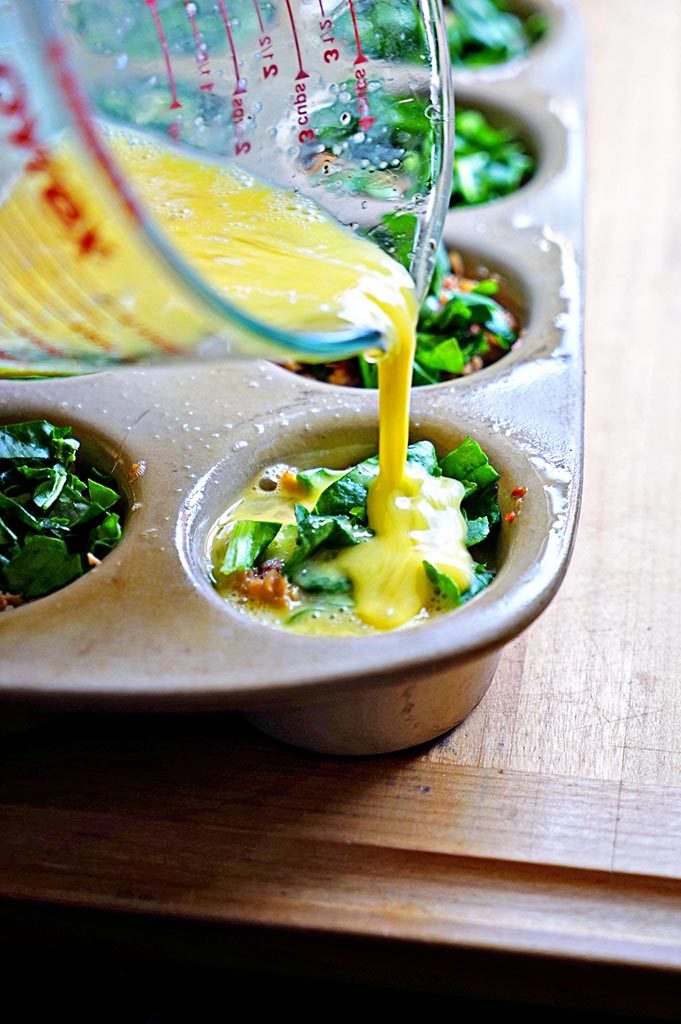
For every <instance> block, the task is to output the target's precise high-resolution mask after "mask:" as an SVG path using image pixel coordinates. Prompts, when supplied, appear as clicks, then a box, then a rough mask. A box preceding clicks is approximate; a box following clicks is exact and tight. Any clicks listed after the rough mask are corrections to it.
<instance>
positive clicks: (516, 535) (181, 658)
mask: <svg viewBox="0 0 681 1024" xmlns="http://www.w3.org/2000/svg"><path fill="white" fill-rule="evenodd" d="M541 6H542V7H544V8H545V9H547V10H548V12H549V14H550V15H551V17H552V19H553V25H554V28H553V32H552V34H551V35H550V37H549V39H547V41H546V42H545V43H542V44H540V46H538V47H537V50H536V54H534V53H533V55H531V56H529V57H528V58H527V59H524V60H522V61H519V62H517V66H515V63H514V67H515V70H513V68H511V67H510V66H509V68H508V69H506V70H504V71H503V72H501V71H499V70H498V69H495V75H488V74H484V75H482V76H481V78H480V82H481V84H480V85H479V86H478V85H476V86H475V87H474V85H473V82H477V81H478V77H477V76H478V74H479V73H478V72H476V73H475V75H472V74H471V73H465V80H466V89H467V93H466V102H472V103H475V102H478V100H479V101H480V103H481V104H487V105H488V106H489V107H490V109H491V107H492V106H494V107H495V108H498V109H502V108H503V109H509V110H513V111H516V112H517V117H518V119H519V120H520V119H523V122H524V123H525V124H526V125H528V130H529V131H530V132H531V134H532V137H533V139H534V140H535V143H536V148H537V152H538V155H539V160H540V165H539V170H538V174H537V177H536V179H535V180H534V181H533V182H531V183H530V184H528V185H527V186H526V187H525V188H524V189H523V190H521V191H520V192H519V193H517V194H516V195H514V196H512V197H509V198H508V199H503V200H499V201H497V202H494V203H491V204H489V205H487V206H485V207H479V208H477V209H468V210H456V211H453V212H452V213H451V214H450V215H449V217H448V219H447V226H446V232H445V240H446V241H447V242H448V243H449V244H450V246H451V247H454V248H457V249H459V250H461V251H462V252H463V253H464V254H465V255H467V256H468V257H469V259H470V260H474V261H475V262H476V263H479V264H483V265H485V266H487V267H489V269H490V270H491V271H494V272H497V271H498V272H501V274H502V275H503V276H504V277H505V278H506V280H507V282H508V286H509V287H510V288H511V290H512V291H513V292H514V293H515V294H516V295H517V298H518V304H519V306H520V307H521V308H522V309H523V310H524V311H526V316H525V324H524V332H523V336H522V340H521V343H520V344H519V345H518V346H517V347H516V348H515V349H514V351H513V352H511V353H510V354H509V355H508V356H506V357H505V358H504V359H503V360H501V361H500V362H498V363H496V364H494V365H492V366H489V367H487V368H486V369H484V370H482V371H480V372H479V373H477V374H474V375H471V376H470V377H468V378H463V379H461V380H456V381H452V382H450V383H447V384H440V385H433V386H431V387H425V388H419V389H416V390H414V392H413V394H412V414H411V424H412V439H413V440H418V439H419V438H429V439H431V440H433V441H434V442H435V444H436V446H437V447H438V450H439V452H440V454H444V453H445V452H446V451H449V450H450V449H451V448H453V447H455V446H456V444H458V443H459V442H460V441H461V440H462V439H463V437H464V436H466V435H467V434H470V435H472V436H473V437H474V438H475V439H476V440H478V441H479V442H480V444H481V445H482V446H483V447H484V448H485V450H486V451H488V453H489V455H490V458H491V460H492V462H493V463H494V464H495V465H496V466H497V467H498V468H499V470H500V471H501V474H502V475H501V480H500V503H501V507H502V514H504V513H505V512H507V511H510V510H512V509H514V508H515V505H514V502H513V499H512V498H511V491H512V490H513V488H514V487H517V486H524V487H526V488H527V496H526V498H525V500H524V502H523V504H522V509H521V511H520V514H519V515H518V517H517V519H516V520H515V522H513V523H506V522H503V523H502V533H501V541H500V561H499V565H500V568H499V572H498V574H497V577H496V579H495V580H494V582H493V583H492V585H491V586H490V587H489V588H488V589H487V590H485V591H484V592H483V593H481V594H480V595H479V596H478V597H476V598H475V600H473V601H471V602H470V603H468V604H466V605H464V606H462V607H461V608H459V609H457V610H456V611H454V612H452V613H450V614H447V615H443V616H440V617H438V618H434V619H432V620H430V621H428V622H427V623H425V624H424V625H422V626H419V627H418V628H414V629H409V630H398V631H394V632H389V633H384V634H375V635H370V636H361V637H314V636H304V635H299V634H293V633H289V632H285V631H279V630H274V629H271V628H268V627H266V626H264V625H262V624H260V623H258V622H255V621H253V620H250V619H249V618H247V617H246V616H245V615H242V614H240V613H239V612H238V611H237V610H236V609H234V608H233V607H231V606H230V605H228V604H227V603H226V602H225V601H224V600H222V599H221V598H220V597H219V596H218V594H217V593H216V592H215V591H214V589H213V588H212V586H211V584H210V582H209V580H208V577H207V564H208V561H207V552H206V541H207V537H208V533H209V531H210V528H211V526H212V524H213V523H214V521H215V519H216V518H217V517H218V515H220V513H221V512H222V511H223V510H224V509H225V508H226V507H227V505H228V504H229V503H230V502H231V501H233V500H234V498H236V497H237V496H238V494H239V492H240V491H241V490H242V489H243V487H244V486H245V485H246V484H247V483H248V482H249V481H250V480H251V479H252V478H253V477H254V476H255V474H256V473H257V472H258V471H259V470H261V469H263V468H264V467H265V466H267V465H270V464H272V463H275V462H282V461H285V462H291V463H294V464H296V465H298V466H300V467H305V466H312V465H318V464H320V463H323V464H326V465H330V466H334V465H335V466H343V465H347V464H348V463H349V462H350V461H356V460H357V459H359V458H362V457H364V456H366V455H368V454H370V453H371V452H372V451H375V450H376V444H377V412H378V403H377V395H376V393H374V392H368V391H361V390H354V389H345V388H340V387H335V386H330V385H326V384H322V383H319V382H317V381H312V380H309V379H306V378H303V377H298V376H296V375H294V374H292V373H289V372H288V371H286V370H284V369H281V368H280V367H277V366H274V365H272V364H269V363H266V362H262V361H258V362H238V363H231V364H225V365H217V364H216V365H205V366H200V367H199V366H196V365H192V366H190V367H184V368H180V369H177V368H153V369H142V370H138V369H129V370H126V371H121V372H117V373H114V372H107V373H101V374H97V375H94V376H90V377H84V378H78V379H76V378H74V379H68V380H59V381H52V382H50V381H33V382H16V383H14V382H0V418H1V419H2V421H4V422H10V421H12V420H15V421H16V420H21V419H31V418H36V417H45V418H47V419H50V420H52V421H54V422H57V423H68V424H70V425H72V427H73V430H74V434H75V435H76V436H77V437H79V438H80V439H81V440H82V441H83V442H84V446H85V449H86V451H88V452H91V453H93V454H92V457H93V458H94V459H95V461H98V462H99V464H100V465H102V466H103V467H104V468H107V469H109V470H111V469H114V470H115V472H116V473H117V475H118V478H119V480H120V481H121V483H122V484H123V485H124V489H125V491H126V497H127V504H128V512H127V516H126V522H125V528H124V534H123V539H122V540H121V542H120V544H119V545H118V547H117V548H116V549H115V550H114V551H113V552H111V554H109V555H108V556H107V557H106V559H104V561H103V562H102V564H101V565H100V566H99V567H97V568H96V569H94V570H93V571H91V572H90V573H88V574H87V575H86V576H84V577H82V578H81V579H79V580H77V581H76V582H75V583H73V584H71V585H69V586H68V587H66V588H64V589H63V590H61V591H58V592H56V593H54V594H52V595H50V596H48V597H45V598H42V599H40V600H38V601H35V602H32V603H29V604H26V605H24V606H22V607H20V608H18V609H13V610H10V611H6V612H5V613H3V614H2V615H1V616H0V649H1V651H2V657H1V660H0V689H1V692H2V695H3V697H4V698H5V700H6V701H7V704H8V706H9V704H10V702H11V704H12V706H13V707H14V708H16V707H17V705H23V706H25V707H28V706H33V707H35V708H57V707H60V708H107V707H111V708H116V709H121V708H127V709H130V710H135V709H139V710H142V709H144V710H150V709H154V710H159V711H198V710H204V711H210V710H218V709H226V708H235V709H240V710H243V711H246V712H247V713H248V715H249V718H250V719H251V721H253V722H254V723H255V724H256V725H257V726H258V727H259V728H261V729H263V730H265V731H266V732H268V733H270V734H272V735H273V736H276V737H278V738H279V739H283V740H286V741H288V742H293V743H296V744H299V745H301V746H307V747H310V748H312V749H315V750H320V751H324V752H327V753H335V754H368V753H380V752H383V751H388V750H396V749H399V748H401V747H405V746H411V745H413V744H416V743H421V742H424V741H425V740H428V739H430V738H432V737H434V736H436V735H438V734H440V733H442V732H444V731H446V730H447V729H449V728H451V727H452V726H453V725H454V724H456V723H457V722H459V721H461V719H462V718H464V717H465V716H466V715H467V714H468V713H469V711H470V710H471V709H472V708H473V707H474V706H475V705H476V704H477V703H478V701H479V700H480V699H481V698H482V696H483V695H484V693H485V691H486V689H487V687H488V686H489V684H490V682H491V680H492V677H493V674H494V670H495V668H496V664H497V661H498V659H499V656H500V652H501V649H502V647H503V645H504V644H505V643H506V642H507V641H508V640H510V639H511V638H512V637H514V636H516V635H517V634H518V633H519V632H520V631H521V630H522V629H524V628H525V627H526V626H527V625H528V624H529V623H530V622H531V621H532V620H533V619H534V618H535V617H536V616H537V615H538V614H539V613H540V612H541V611H542V610H543V609H544V607H545V606H546V604H547V603H548V601H549V600H550V599H551V597H552V596H553V594H554V593H555V591H556V589H557V587H558V586H559V583H560V581H561V579H562V577H563V575H564V573H565V570H566V567H567V562H568V558H569V553H570V549H571V546H572V542H573V537H574V531H575V526H576V522H577V516H578V508H579V498H580V490H581V452H582V403H583V386H582V373H583V370H582V356H581V309H582V304H581V284H580V281H581V278H580V249H581V210H582V180H583V175H582V113H581V101H580V95H581V65H580V54H581V40H580V36H579V31H578V27H577V25H576V24H575V20H574V14H573V12H572V9H571V8H569V7H567V6H565V5H563V4H558V3H555V2H551V3H542V4H541ZM458 78H459V76H457V80H458ZM492 91H494V97H492ZM133 463H144V466H145V471H144V473H143V474H142V475H140V476H137V477H136V478H134V479H130V480H129V475H130V477H132V476H133V474H129V468H130V466H131V465H132V464H133Z"/></svg>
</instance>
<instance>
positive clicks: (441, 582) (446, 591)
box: [423, 562, 461, 608]
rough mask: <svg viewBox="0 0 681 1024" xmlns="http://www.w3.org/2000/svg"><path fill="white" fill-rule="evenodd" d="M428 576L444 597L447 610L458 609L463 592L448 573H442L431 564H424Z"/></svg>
mask: <svg viewBox="0 0 681 1024" xmlns="http://www.w3.org/2000/svg"><path fill="white" fill-rule="evenodd" d="M423 568H424V569H425V570H426V576H427V577H428V579H429V580H430V582H431V583H432V584H433V586H434V587H435V589H436V590H437V591H438V593H439V594H440V596H441V597H442V599H443V601H444V603H445V605H446V606H447V608H457V607H458V606H459V605H460V604H461V591H460V590H459V588H458V586H457V584H456V583H455V582H454V580H453V579H452V578H451V576H447V574H446V573H444V572H440V570H439V569H438V568H436V566H434V565H433V564H432V563H431V562H424V563H423Z"/></svg>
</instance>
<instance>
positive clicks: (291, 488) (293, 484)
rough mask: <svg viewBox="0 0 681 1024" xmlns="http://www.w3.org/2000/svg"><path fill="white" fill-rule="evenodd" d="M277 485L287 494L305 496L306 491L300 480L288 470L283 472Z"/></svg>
mask: <svg viewBox="0 0 681 1024" xmlns="http://www.w3.org/2000/svg"><path fill="white" fill-rule="evenodd" d="M279 484H280V486H281V488H282V490H284V491H288V492H289V494H305V493H306V489H305V487H304V486H303V484H301V482H300V480H299V479H298V477H297V476H296V474H295V473H292V472H291V470H290V469H287V470H285V471H284V472H283V473H282V474H281V477H280V479H279Z"/></svg>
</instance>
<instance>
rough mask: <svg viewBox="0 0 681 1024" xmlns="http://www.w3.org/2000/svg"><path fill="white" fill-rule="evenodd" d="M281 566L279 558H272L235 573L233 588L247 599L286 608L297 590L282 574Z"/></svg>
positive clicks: (296, 593) (295, 595)
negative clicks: (259, 564) (252, 567)
mask: <svg viewBox="0 0 681 1024" xmlns="http://www.w3.org/2000/svg"><path fill="white" fill-rule="evenodd" d="M281 567H282V563H281V562H280V561H279V560H277V559H272V561H270V562H265V563H264V564H263V565H261V566H258V567H257V568H254V569H247V570H246V571H245V572H238V573H235V574H234V577H233V586H234V589H235V590H237V591H238V592H239V593H240V594H243V595H244V597H246V598H247V599H248V600H249V601H255V602H257V603H258V604H269V605H272V606H273V607H275V608H288V607H289V606H290V604H291V602H292V601H293V600H295V598H296V597H297V595H298V591H297V589H296V588H295V587H294V586H292V585H291V584H290V583H289V581H288V580H287V579H286V577H285V576H282V574H281Z"/></svg>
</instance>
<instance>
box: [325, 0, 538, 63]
mask: <svg viewBox="0 0 681 1024" xmlns="http://www.w3.org/2000/svg"><path fill="white" fill-rule="evenodd" d="M444 13H445V25H446V27H447V37H448V40H449V52H450V54H451V59H452V64H453V65H454V66H455V67H458V66H464V67H465V66H468V67H481V66H484V65H489V64H500V63H503V62H504V61H508V60H513V59H515V58H516V57H521V56H522V55H523V54H525V53H527V51H528V50H529V48H530V47H531V46H532V45H533V44H534V43H536V42H537V41H538V40H539V39H541V38H542V37H543V36H544V35H545V34H546V31H547V29H548V19H547V18H546V16H545V15H544V14H542V13H540V12H538V11H534V12H531V13H529V14H527V15H526V16H524V17H523V16H522V15H519V14H517V13H514V12H513V11H510V10H509V5H508V3H507V2H505V0H445V3H444ZM358 19H359V27H360V32H361V37H362V49H363V51H364V52H365V53H366V55H367V56H370V57H378V58H381V59H383V60H402V61H412V62H413V61H418V60H421V59H422V56H423V54H425V53H426V52H427V51H426V40H425V34H424V31H423V26H422V24H421V23H420V21H419V20H418V19H417V18H416V17H415V13H414V10H413V9H410V8H409V7H407V6H406V5H404V4H395V3H392V2H391V0H375V2H374V3H372V4H371V6H370V7H369V8H367V9H366V10H362V9H361V8H360V9H359V12H358ZM337 31H338V32H339V34H340V35H342V36H344V37H345V38H346V39H347V40H348V41H352V39H353V26H352V21H351V18H350V16H349V15H348V14H346V15H345V16H343V17H342V18H341V19H339V22H338V25H337Z"/></svg>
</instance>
